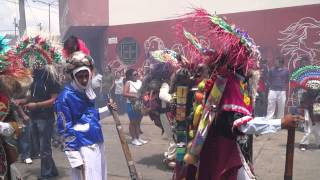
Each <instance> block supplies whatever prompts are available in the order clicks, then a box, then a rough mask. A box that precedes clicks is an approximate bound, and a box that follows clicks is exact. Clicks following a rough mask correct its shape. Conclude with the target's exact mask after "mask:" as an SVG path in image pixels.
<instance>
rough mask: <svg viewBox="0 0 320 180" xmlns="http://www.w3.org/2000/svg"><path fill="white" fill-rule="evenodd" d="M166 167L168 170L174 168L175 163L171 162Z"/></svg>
mask: <svg viewBox="0 0 320 180" xmlns="http://www.w3.org/2000/svg"><path fill="white" fill-rule="evenodd" d="M168 166H169V167H170V168H175V167H176V162H174V161H171V162H169V163H168Z"/></svg>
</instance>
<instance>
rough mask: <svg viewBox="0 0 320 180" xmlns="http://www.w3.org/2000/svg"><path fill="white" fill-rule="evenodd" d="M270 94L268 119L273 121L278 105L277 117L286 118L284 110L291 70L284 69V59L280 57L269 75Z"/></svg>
mask: <svg viewBox="0 0 320 180" xmlns="http://www.w3.org/2000/svg"><path fill="white" fill-rule="evenodd" d="M268 81H269V85H270V87H269V89H270V90H269V94H268V108H267V119H272V118H273V116H274V114H275V111H276V105H277V116H276V117H275V118H278V119H279V118H281V117H283V116H284V109H285V105H286V92H287V89H288V85H289V70H288V68H286V67H284V59H283V57H278V58H277V59H276V62H275V67H273V68H272V69H271V70H270V71H269V73H268Z"/></svg>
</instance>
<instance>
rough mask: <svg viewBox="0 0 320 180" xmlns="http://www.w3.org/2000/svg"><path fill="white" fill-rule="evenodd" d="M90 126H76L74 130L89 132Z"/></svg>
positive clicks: (87, 124)
mask: <svg viewBox="0 0 320 180" xmlns="http://www.w3.org/2000/svg"><path fill="white" fill-rule="evenodd" d="M89 128H90V125H89V123H86V124H76V125H74V126H73V129H74V130H76V131H80V132H87V131H89Z"/></svg>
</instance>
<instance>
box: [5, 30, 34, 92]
mask: <svg viewBox="0 0 320 180" xmlns="http://www.w3.org/2000/svg"><path fill="white" fill-rule="evenodd" d="M0 37H2V38H0V49H1V50H2V51H1V53H0V89H1V92H2V93H5V94H6V95H7V96H15V95H19V94H21V93H24V92H26V90H27V89H28V88H29V86H30V84H31V83H32V76H31V73H30V71H29V70H28V69H26V68H25V67H24V66H23V62H22V60H21V59H20V58H19V56H17V54H16V53H15V52H14V51H13V50H11V49H10V46H9V45H8V42H9V40H8V39H5V38H4V36H3V35H0Z"/></svg>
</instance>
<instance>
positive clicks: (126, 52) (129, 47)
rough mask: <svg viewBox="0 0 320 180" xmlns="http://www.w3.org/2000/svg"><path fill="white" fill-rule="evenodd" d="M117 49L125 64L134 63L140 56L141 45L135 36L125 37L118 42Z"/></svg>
mask: <svg viewBox="0 0 320 180" xmlns="http://www.w3.org/2000/svg"><path fill="white" fill-rule="evenodd" d="M117 51H118V55H119V57H120V59H121V60H122V62H123V63H124V64H134V63H135V62H136V60H137V58H138V56H139V45H138V43H137V41H136V40H135V39H133V38H130V37H127V38H123V39H122V40H121V41H120V43H119V44H118V47H117Z"/></svg>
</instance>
